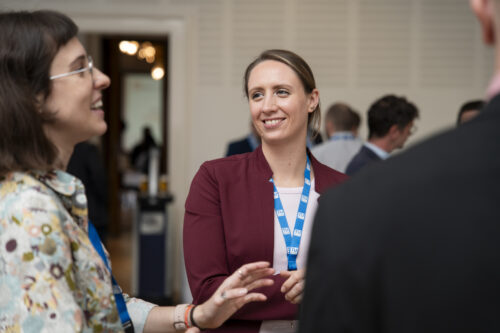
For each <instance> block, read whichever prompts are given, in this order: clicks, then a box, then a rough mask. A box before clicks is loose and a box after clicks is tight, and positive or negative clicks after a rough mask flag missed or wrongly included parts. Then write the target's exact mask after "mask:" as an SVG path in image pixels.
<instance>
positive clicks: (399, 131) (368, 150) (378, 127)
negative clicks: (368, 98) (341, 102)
mask: <svg viewBox="0 0 500 333" xmlns="http://www.w3.org/2000/svg"><path fill="white" fill-rule="evenodd" d="M416 118H418V109H417V107H416V106H415V105H414V104H413V103H412V102H410V101H408V100H407V99H406V98H405V97H398V96H395V95H386V96H383V97H381V98H379V99H378V100H376V101H375V102H374V103H373V104H372V105H371V106H370V108H369V109H368V131H369V133H368V141H367V142H365V143H364V144H363V146H362V147H361V149H360V150H359V152H358V153H357V154H356V155H354V157H353V158H352V160H351V161H350V162H349V164H348V165H347V168H346V174H348V175H349V176H352V175H353V174H355V173H356V172H358V171H359V170H360V169H362V168H363V167H365V166H366V165H368V164H370V163H372V162H376V161H382V160H385V159H387V158H388V157H389V155H390V154H391V153H392V152H393V151H394V150H395V149H400V148H403V146H404V144H405V142H406V140H408V138H409V137H410V135H411V134H413V132H414V131H415V129H416V127H415V125H414V121H415V119H416Z"/></svg>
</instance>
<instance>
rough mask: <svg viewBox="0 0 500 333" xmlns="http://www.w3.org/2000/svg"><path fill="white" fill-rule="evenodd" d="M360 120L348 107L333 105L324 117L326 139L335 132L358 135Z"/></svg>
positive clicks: (339, 104)
mask: <svg viewBox="0 0 500 333" xmlns="http://www.w3.org/2000/svg"><path fill="white" fill-rule="evenodd" d="M360 123H361V118H360V116H359V114H358V113H357V112H356V111H354V110H353V109H352V108H351V107H350V106H349V105H347V104H344V103H335V104H333V105H331V106H330V107H329V108H328V111H327V113H326V116H325V131H326V135H327V136H328V138H330V137H331V136H332V135H333V134H334V133H335V132H352V133H353V134H354V135H357V134H358V128H359V124H360Z"/></svg>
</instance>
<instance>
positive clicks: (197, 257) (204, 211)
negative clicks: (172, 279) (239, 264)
mask: <svg viewBox="0 0 500 333" xmlns="http://www.w3.org/2000/svg"><path fill="white" fill-rule="evenodd" d="M185 208H186V211H185V215H184V230H183V234H184V235H183V237H184V262H185V265H186V273H187V277H188V282H189V286H190V288H191V293H192V295H193V303H195V304H199V303H203V302H205V301H206V300H207V299H209V298H210V297H211V295H212V294H213V293H214V292H215V290H217V288H218V287H219V285H220V284H221V283H222V282H223V281H224V279H225V278H226V277H227V276H229V275H230V272H229V267H228V262H227V258H226V248H225V240H224V230H223V224H222V216H221V208H220V195H219V190H218V184H217V182H216V181H215V179H214V178H213V177H211V176H210V175H209V172H208V170H207V168H206V167H205V166H204V165H202V166H201V168H200V170H199V171H198V173H197V174H196V175H195V177H194V179H193V182H192V183H191V188H190V190H189V194H188V197H187V199H186V205H185Z"/></svg>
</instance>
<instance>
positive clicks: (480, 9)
mask: <svg viewBox="0 0 500 333" xmlns="http://www.w3.org/2000/svg"><path fill="white" fill-rule="evenodd" d="M470 6H471V8H472V10H473V11H474V13H475V14H476V16H477V18H478V19H479V22H480V23H481V30H482V33H483V41H484V42H485V43H486V44H489V45H492V44H494V43H495V22H494V18H493V6H492V3H491V1H490V0H470Z"/></svg>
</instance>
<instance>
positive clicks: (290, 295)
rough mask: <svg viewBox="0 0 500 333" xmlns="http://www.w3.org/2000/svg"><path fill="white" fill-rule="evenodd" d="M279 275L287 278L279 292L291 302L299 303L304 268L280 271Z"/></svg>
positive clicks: (302, 287)
mask: <svg viewBox="0 0 500 333" xmlns="http://www.w3.org/2000/svg"><path fill="white" fill-rule="evenodd" d="M280 275H281V276H282V277H284V278H288V279H287V280H286V281H285V282H284V283H283V285H282V286H281V292H282V293H284V294H285V299H286V300H287V301H289V302H291V303H293V304H299V303H300V302H301V301H302V292H303V291H304V283H305V280H304V275H305V270H304V269H303V268H302V269H299V270H296V271H281V272H280Z"/></svg>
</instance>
